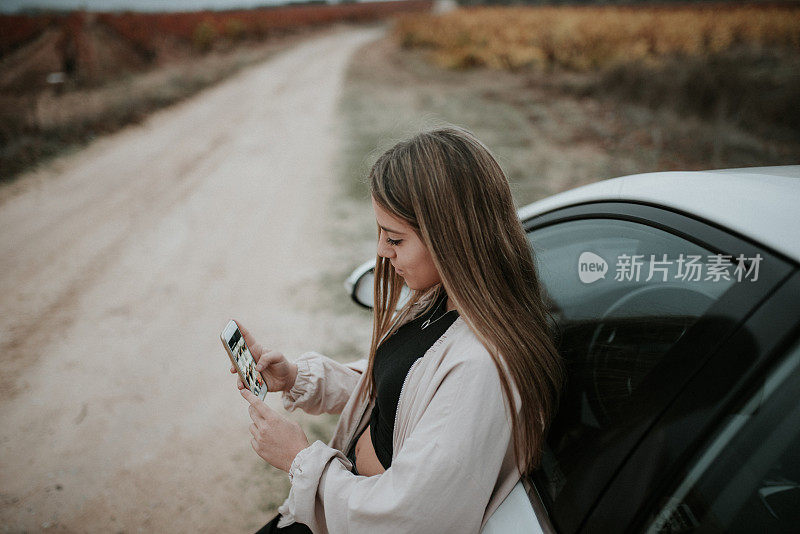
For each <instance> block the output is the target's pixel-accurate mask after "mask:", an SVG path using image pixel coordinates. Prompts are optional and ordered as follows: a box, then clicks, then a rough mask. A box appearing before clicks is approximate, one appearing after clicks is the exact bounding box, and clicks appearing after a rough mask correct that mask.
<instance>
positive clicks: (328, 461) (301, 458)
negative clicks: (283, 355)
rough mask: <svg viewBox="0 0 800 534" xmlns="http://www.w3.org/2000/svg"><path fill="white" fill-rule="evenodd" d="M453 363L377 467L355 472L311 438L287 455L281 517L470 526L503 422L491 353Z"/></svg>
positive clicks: (492, 471) (504, 437)
mask: <svg viewBox="0 0 800 534" xmlns="http://www.w3.org/2000/svg"><path fill="white" fill-rule="evenodd" d="M473 363H474V362H467V363H460V364H457V365H456V366H455V367H454V368H453V369H450V370H448V371H447V373H446V376H445V377H444V378H443V379H441V381H440V383H439V384H438V385H437V389H436V393H435V394H434V395H433V397H432V398H431V401H430V402H429V403H428V405H427V407H426V408H425V410H424V413H423V414H422V416H421V418H420V419H419V420H418V422H417V425H416V426H415V427H414V429H413V430H411V433H410V434H409V435H408V437H407V438H406V440H405V442H404V443H403V446H402V449H401V450H400V451H399V452H398V453H397V454H396V455H395V458H394V460H393V462H392V465H391V467H390V468H389V469H387V470H386V471H385V472H384V473H382V474H380V475H376V476H372V477H364V476H356V475H354V474H352V473H351V472H350V467H351V464H350V462H349V461H348V460H347V459H346V458H345V457H344V456H343V455H342V453H341V452H340V451H337V450H335V449H332V448H330V447H328V446H326V445H325V444H324V443H322V442H321V441H316V442H314V443H313V444H312V445H311V446H310V447H308V448H307V449H305V450H303V451H301V452H300V453H299V454H298V455H297V457H295V460H294V462H293V463H292V466H291V469H290V470H289V475H290V478H291V479H292V487H291V490H290V492H289V497H288V499H287V500H286V502H285V503H284V505H283V506H282V507H281V508H280V509H279V512H280V513H281V515H283V517H284V519H283V520H282V525H281V526H283V525H284V524H288V523H290V522H292V521H297V522H300V523H305V524H306V525H308V526H309V527H310V528H311V530H312V531H313V532H330V533H334V534H335V533H368V532H390V531H392V532H397V531H399V532H409V533H412V532H413V533H425V532H459V533H464V532H478V531H479V529H480V525H481V521H482V519H483V515H484V511H485V509H486V507H487V505H488V503H489V499H490V497H491V495H492V493H493V491H494V488H495V484H496V483H497V480H498V477H499V474H500V471H501V467H502V463H503V460H504V457H505V455H506V452H507V449H508V446H509V443H510V439H511V427H510V424H509V421H508V418H507V415H506V411H505V406H504V404H503V398H502V391H501V387H500V382H499V377H498V375H497V371H496V370H495V369H494V366H493V364H492V363H491V361H490V362H489V365H491V368H487V367H486V366H485V365H482V364H481V365H480V366H479V367H477V368H476V367H475V366H474V365H472V364H473Z"/></svg>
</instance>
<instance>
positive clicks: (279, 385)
mask: <svg viewBox="0 0 800 534" xmlns="http://www.w3.org/2000/svg"><path fill="white" fill-rule="evenodd" d="M235 322H236V325H237V326H238V327H239V331H240V332H241V333H242V336H244V342H245V343H247V346H248V347H250V353H251V354H252V355H253V359H254V360H255V361H256V371H258V372H259V373H261V376H262V377H263V378H264V381H266V383H267V391H289V390H290V389H292V386H294V382H295V380H296V379H297V365H295V364H293V363H291V362H290V361H289V360H287V359H286V357H285V356H284V355H283V354H281V353H280V352H278V351H275V350H270V349H267V348H264V347H262V346H261V345H260V344H258V343H256V340H255V339H254V338H253V336H252V334H250V332H248V331H247V329H246V328H245V327H243V326H242V325H241V324H240V323H239V321H235ZM231 373H233V374H235V375H237V379H236V385H237V387H238V388H239V389H240V390H241V389H244V384H243V383H242V379H241V377H239V376H238V373H237V372H236V368H235V367H234V366H233V365H231Z"/></svg>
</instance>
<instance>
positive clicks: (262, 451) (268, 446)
mask: <svg viewBox="0 0 800 534" xmlns="http://www.w3.org/2000/svg"><path fill="white" fill-rule="evenodd" d="M241 394H242V397H244V398H245V400H246V401H247V402H249V403H250V408H249V411H250V419H252V420H253V424H251V425H250V433H251V434H252V435H253V438H252V439H251V440H250V444H251V445H252V446H253V449H254V450H255V451H256V453H257V454H258V455H259V456H261V457H262V458H263V459H264V460H266V461H267V462H268V463H269V464H271V465H273V466H275V467H277V468H278V469H281V470H283V471H286V472H287V473H288V472H289V468H290V467H291V466H292V461H294V457H295V456H297V453H298V452H300V451H302V450H303V449H305V448H306V447H308V445H309V444H308V438H306V434H305V432H303V429H302V428H300V425H299V424H297V423H295V422H293V421H289V420H288V419H285V418H283V417H281V416H280V415H278V414H277V413H275V411H274V410H272V409H271V408H270V407H269V406H267V405H266V404H264V402H263V401H262V400H261V399H259V398H258V397H256V396H255V395H253V393H252V392H251V391H250V390H249V389H247V388H245V389H243V390H241Z"/></svg>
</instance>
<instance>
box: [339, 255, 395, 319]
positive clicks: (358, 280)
mask: <svg viewBox="0 0 800 534" xmlns="http://www.w3.org/2000/svg"><path fill="white" fill-rule="evenodd" d="M344 288H345V289H346V290H347V293H349V294H350V298H352V299H353V301H354V302H355V303H357V304H358V305H360V306H364V307H365V308H368V309H370V310H371V309H372V308H374V307H375V260H369V261H365V262H364V263H362V264H361V265H359V266H358V267H356V268H355V270H354V271H353V272H352V273H350V276H348V277H347V280H345V281H344ZM409 297H411V290H410V289H408V286H403V291H402V292H401V293H400V300H399V301H398V302H397V309H398V310H399V309H400V308H402V307H403V305H404V304H405V303H406V302H407V301H408V299H409Z"/></svg>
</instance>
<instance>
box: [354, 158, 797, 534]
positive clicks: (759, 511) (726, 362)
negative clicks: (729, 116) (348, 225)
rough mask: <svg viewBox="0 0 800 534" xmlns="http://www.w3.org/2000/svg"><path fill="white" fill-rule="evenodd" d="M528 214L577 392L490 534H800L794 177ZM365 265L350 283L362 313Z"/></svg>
mask: <svg viewBox="0 0 800 534" xmlns="http://www.w3.org/2000/svg"><path fill="white" fill-rule="evenodd" d="M519 217H520V220H521V221H522V224H523V226H524V228H525V231H526V232H527V235H528V238H529V240H530V242H531V244H532V247H533V249H534V251H535V255H536V260H537V266H538V270H539V274H540V278H541V281H542V283H543V285H544V288H545V290H546V293H547V298H548V303H549V307H550V310H551V312H552V314H553V318H554V321H555V322H556V323H557V325H558V328H559V330H560V337H559V350H560V352H561V354H562V355H563V356H564V358H565V360H566V362H567V372H568V379H567V385H566V389H565V390H564V392H563V396H562V400H561V403H560V406H559V411H558V414H557V416H556V419H555V422H554V424H553V426H552V428H551V430H550V432H549V435H548V440H547V446H546V449H545V453H544V458H543V462H542V465H541V468H540V469H539V470H538V471H537V472H536V473H535V474H534V476H532V477H531V478H530V479H529V480H524V481H522V483H520V484H519V485H518V486H517V488H515V491H514V492H513V493H512V495H511V496H509V498H508V499H506V501H505V502H504V503H503V504H502V505H501V507H500V508H499V509H498V511H497V512H496V513H495V514H494V515H493V516H492V517H491V518H490V521H489V523H488V524H487V525H486V528H485V529H484V532H492V533H496V532H504V533H505V532H542V531H543V532H559V533H562V534H571V533H575V532H587V533H589V532H591V533H595V532H614V533H617V532H643V531H644V532H694V531H697V532H748V533H749V532H797V531H798V528H799V527H798V525H800V166H787V167H765V168H749V169H730V170H719V171H698V172H661V173H649V174H641V175H634V176H625V177H621V178H614V179H610V180H604V181H601V182H597V183H594V184H590V185H587V186H583V187H579V188H577V189H573V190H571V191H567V192H564V193H560V194H557V195H554V196H552V197H549V198H546V199H544V200H541V201H538V202H535V203H533V204H530V205H528V206H525V207H524V208H522V209H520V210H519ZM372 266H374V260H373V261H372V262H367V263H366V264H364V265H362V266H361V267H359V269H357V270H356V271H355V272H354V273H353V275H352V276H351V277H350V278H349V279H348V281H347V282H346V287H347V288H348V291H350V294H351V295H352V296H353V298H354V300H356V301H357V302H359V303H360V304H362V305H366V306H371V305H372V302H373V301H372V274H371V267H372Z"/></svg>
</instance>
